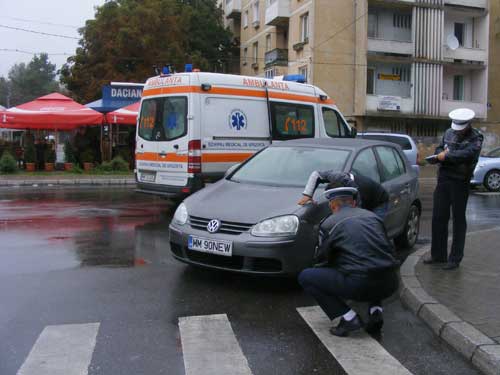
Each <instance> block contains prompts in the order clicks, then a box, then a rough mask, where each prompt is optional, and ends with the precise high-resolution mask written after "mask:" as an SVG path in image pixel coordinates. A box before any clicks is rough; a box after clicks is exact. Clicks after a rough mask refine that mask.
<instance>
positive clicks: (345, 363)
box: [297, 306, 411, 375]
mask: <svg viewBox="0 0 500 375" xmlns="http://www.w3.org/2000/svg"><path fill="white" fill-rule="evenodd" d="M297 311H298V312H299V314H300V315H301V316H302V318H303V319H304V320H305V321H306V323H307V324H308V325H309V327H311V329H312V330H313V331H314V333H315V334H316V336H318V338H319V339H320V341H321V342H322V343H323V345H325V346H326V348H327V349H328V351H329V352H330V353H331V354H332V355H333V356H334V357H335V359H336V360H337V362H338V363H339V364H340V365H341V366H342V367H343V368H344V370H345V372H346V373H347V374H349V375H379V374H391V375H411V372H409V371H408V370H407V369H406V368H405V367H404V366H403V365H402V364H401V363H399V362H398V361H397V360H396V359H395V358H394V357H393V356H391V355H390V354H389V353H388V352H387V351H386V350H385V349H384V348H383V347H382V345H380V344H379V343H378V342H377V341H376V340H375V339H373V338H372V337H370V336H369V335H367V334H366V333H364V332H363V333H360V334H356V335H352V337H336V336H333V335H332V334H330V332H329V329H330V328H331V327H332V325H333V324H332V322H331V321H330V319H328V317H327V316H326V315H325V313H324V312H323V310H321V308H320V307H319V306H311V307H299V308H297Z"/></svg>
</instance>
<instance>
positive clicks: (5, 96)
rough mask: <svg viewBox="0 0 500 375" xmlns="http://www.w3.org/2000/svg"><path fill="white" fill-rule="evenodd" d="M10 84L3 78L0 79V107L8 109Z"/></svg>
mask: <svg viewBox="0 0 500 375" xmlns="http://www.w3.org/2000/svg"><path fill="white" fill-rule="evenodd" d="M9 85H10V82H9V81H8V80H6V79H5V78H4V77H0V105H2V106H4V107H9V104H10V103H9V102H10V88H9Z"/></svg>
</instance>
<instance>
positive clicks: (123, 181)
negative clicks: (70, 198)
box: [0, 178, 136, 188]
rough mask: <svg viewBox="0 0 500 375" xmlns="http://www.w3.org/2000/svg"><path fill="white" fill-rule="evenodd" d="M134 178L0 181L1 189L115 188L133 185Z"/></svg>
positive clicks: (134, 182)
mask: <svg viewBox="0 0 500 375" xmlns="http://www.w3.org/2000/svg"><path fill="white" fill-rule="evenodd" d="M135 184H136V181H135V179H134V178H85V179H54V180H48V179H40V180H35V179H30V180H0V188H2V187H24V186H29V187H40V186H117V185H122V186H123V185H135Z"/></svg>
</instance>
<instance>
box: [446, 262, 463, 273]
mask: <svg viewBox="0 0 500 375" xmlns="http://www.w3.org/2000/svg"><path fill="white" fill-rule="evenodd" d="M459 266H460V264H458V263H453V262H448V263H446V266H444V267H443V270H445V271H451V270H456V269H457V268H458V267H459Z"/></svg>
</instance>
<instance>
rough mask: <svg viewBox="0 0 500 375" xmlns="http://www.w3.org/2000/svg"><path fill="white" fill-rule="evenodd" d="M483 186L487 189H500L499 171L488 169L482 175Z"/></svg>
mask: <svg viewBox="0 0 500 375" xmlns="http://www.w3.org/2000/svg"><path fill="white" fill-rule="evenodd" d="M484 187H485V188H486V189H488V190H489V191H500V171H498V170H492V171H489V172H488V173H487V174H486V176H485V177H484Z"/></svg>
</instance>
